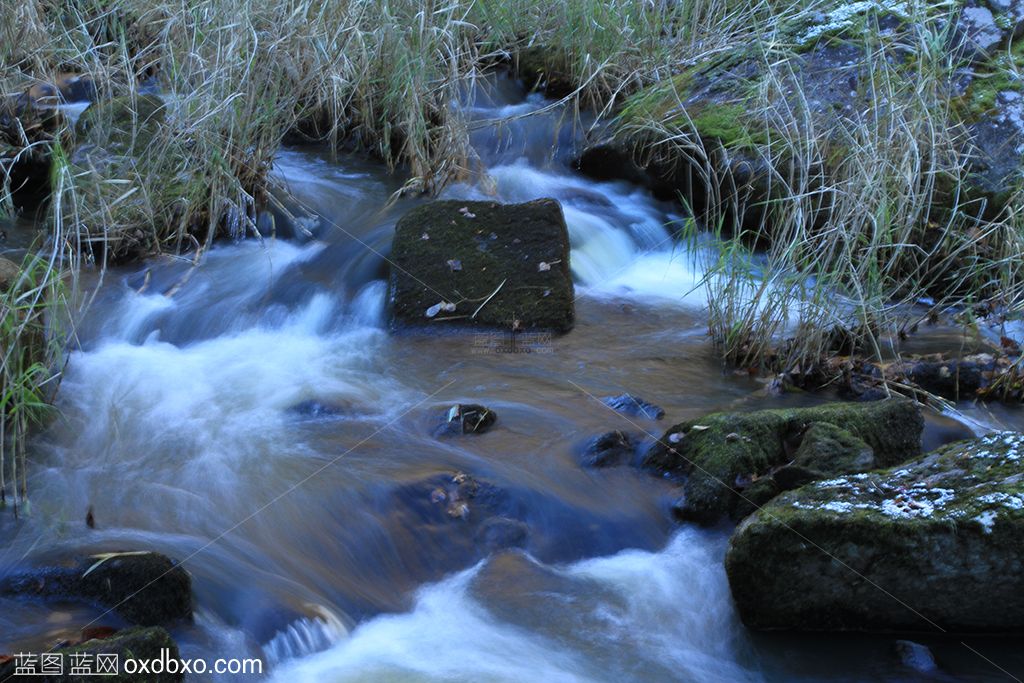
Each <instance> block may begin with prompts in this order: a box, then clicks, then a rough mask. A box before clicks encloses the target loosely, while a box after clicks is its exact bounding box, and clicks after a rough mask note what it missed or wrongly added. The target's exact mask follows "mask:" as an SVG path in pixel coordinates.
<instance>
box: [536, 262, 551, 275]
mask: <svg viewBox="0 0 1024 683" xmlns="http://www.w3.org/2000/svg"><path fill="white" fill-rule="evenodd" d="M537 270H538V271H540V272H542V273H543V272H545V271H548V270H551V264H550V263H548V262H547V261H541V262H540V263H538V264H537Z"/></svg>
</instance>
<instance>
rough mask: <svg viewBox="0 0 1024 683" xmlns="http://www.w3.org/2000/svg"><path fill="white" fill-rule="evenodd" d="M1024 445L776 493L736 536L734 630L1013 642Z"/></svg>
mask: <svg viewBox="0 0 1024 683" xmlns="http://www.w3.org/2000/svg"><path fill="white" fill-rule="evenodd" d="M1022 543H1024V435H1022V434H1019V433H1014V432H1004V433H998V434H993V435H990V436H987V437H984V438H979V439H973V440H969V441H962V442H958V443H954V444H949V445H947V446H943V447H942V448H939V449H937V450H935V451H933V452H931V453H929V454H928V455H926V456H923V457H921V458H919V459H918V460H916V461H914V462H913V463H911V464H907V465H904V466H902V467H898V468H891V469H888V470H884V471H880V472H870V473H861V474H855V475H850V476H845V477H837V478H834V479H829V480H827V481H819V482H817V483H815V484H811V485H808V486H805V487H803V488H801V489H798V490H796V491H792V492H789V493H784V494H782V495H780V496H779V497H777V498H775V499H774V500H773V501H771V502H770V503H768V504H767V505H766V506H765V507H764V508H762V509H761V510H760V511H758V512H757V513H755V514H753V515H751V516H750V517H749V518H748V519H747V520H746V521H744V522H743V523H742V524H741V525H740V526H739V527H738V528H737V530H736V532H735V534H734V535H733V537H732V540H731V542H730V545H729V551H728V553H727V556H726V561H725V567H726V572H727V573H728V577H729V585H730V586H731V588H732V594H733V598H734V600H735V602H736V606H737V609H738V610H739V613H740V616H741V617H742V619H743V621H744V623H746V624H747V625H748V626H751V627H753V628H759V629H798V630H812V631H845V630H855V631H896V630H913V631H930V630H935V629H937V628H941V629H943V630H946V631H951V632H1015V633H1018V632H1021V631H1024V559H1022V557H1021V555H1020V548H1021V544H1022Z"/></svg>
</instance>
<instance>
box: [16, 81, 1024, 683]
mask: <svg viewBox="0 0 1024 683" xmlns="http://www.w3.org/2000/svg"><path fill="white" fill-rule="evenodd" d="M547 105H548V103H547V102H545V101H543V100H542V99H539V98H537V97H536V96H531V97H528V98H526V99H524V98H523V96H522V94H521V93H520V91H519V90H518V88H517V87H516V85H515V84H514V83H512V82H505V81H498V82H496V83H494V84H492V85H491V87H490V89H489V90H487V91H485V92H481V93H480V94H479V97H478V99H477V101H476V103H475V105H474V107H473V108H472V110H471V112H472V114H473V116H474V117H475V118H476V120H477V121H478V125H477V127H476V129H475V132H474V134H473V140H474V144H475V146H476V149H477V151H478V153H479V154H480V157H481V160H482V162H483V163H484V164H485V165H486V169H487V174H486V177H482V178H480V179H478V180H477V181H475V182H472V183H466V184H463V185H459V186H455V187H452V188H450V189H449V190H448V192H447V194H448V195H449V196H452V197H459V198H478V197H496V198H498V199H500V200H502V201H524V200H529V199H533V198H537V197H548V196H551V197H556V198H557V199H559V200H560V201H561V203H562V206H563V209H564V212H565V216H566V220H567V223H568V225H569V229H570V235H571V240H572V270H573V274H574V276H575V278H576V281H577V293H578V295H579V298H578V301H577V302H576V305H577V324H576V328H575V329H574V330H573V331H572V332H571V333H570V334H568V335H566V336H563V337H558V338H554V339H550V340H549V339H544V338H540V339H537V340H535V343H534V344H533V345H532V346H531V347H530V350H531V351H533V352H532V353H511V352H506V351H510V350H511V349H510V348H506V347H505V346H503V344H501V343H499V344H498V345H497V346H496V347H495V346H494V345H488V344H484V343H481V342H482V341H488V342H489V338H488V337H487V336H486V335H484V336H481V335H480V334H476V333H472V332H468V333H466V332H464V333H452V334H420V333H417V334H390V333H388V331H387V330H386V326H385V321H384V297H385V289H386V287H385V283H384V279H383V278H384V277H385V274H386V272H387V269H386V261H385V256H386V253H387V250H388V248H389V244H390V239H391V231H392V229H393V226H394V223H395V221H396V219H397V218H398V217H399V216H400V215H401V214H402V213H403V212H404V211H406V210H407V209H408V208H409V207H410V206H412V205H413V203H414V202H415V201H419V200H415V199H402V200H399V201H398V202H397V203H395V204H394V205H391V206H389V204H388V199H389V197H390V195H391V194H392V193H393V192H394V191H395V190H397V189H398V187H399V185H400V183H399V180H398V179H396V178H394V177H391V176H388V175H387V174H386V173H385V171H384V169H383V168H382V167H381V166H380V165H378V164H376V163H372V162H368V161H365V160H361V159H359V158H355V157H341V158H332V157H331V156H329V155H328V154H326V153H324V152H323V151H322V150H320V149H318V148H290V149H287V150H285V151H283V152H282V153H281V154H280V156H279V158H278V160H277V164H276V167H275V173H276V174H277V176H278V177H279V178H280V179H281V180H283V181H285V182H286V183H287V184H288V186H289V187H290V189H291V192H292V193H293V194H294V196H295V198H296V199H297V201H298V202H300V203H301V205H302V206H303V207H304V208H305V209H306V210H308V211H309V212H310V213H311V214H315V216H316V217H317V218H316V219H313V220H307V221H305V222H304V224H303V225H304V229H303V230H300V231H298V232H300V233H302V234H301V235H293V236H290V237H289V236H287V235H285V234H279V235H277V236H276V237H273V238H270V237H267V239H265V240H264V241H263V242H262V243H258V242H256V241H254V240H251V241H247V242H243V243H239V244H233V245H223V246H218V247H216V248H215V249H213V250H212V251H211V252H210V253H209V254H208V255H207V256H206V257H205V259H204V261H203V263H202V265H201V266H200V267H198V268H191V266H190V263H189V262H188V261H185V260H182V259H175V258H165V259H158V260H155V261H152V262H149V263H146V264H144V265H143V266H141V267H135V268H132V269H128V270H117V271H112V272H108V273H107V274H106V276H105V279H104V282H103V283H102V286H101V287H100V288H99V291H98V294H97V299H96V302H95V303H94V305H93V306H92V308H91V310H90V313H89V316H88V318H87V319H86V320H85V321H84V322H83V324H82V325H81V327H80V329H79V330H78V333H79V340H80V344H79V347H78V348H77V350H75V351H74V352H73V353H72V354H71V357H70V360H69V363H68V367H67V372H66V377H65V379H64V383H63V386H62V388H61V392H60V408H61V410H62V412H63V416H64V417H63V419H62V420H61V421H59V422H58V423H57V424H56V425H54V427H53V428H52V429H51V430H49V431H48V432H47V433H46V434H45V435H43V436H42V437H40V439H39V441H38V443H36V444H35V448H34V461H33V463H32V477H31V481H30V491H31V494H32V511H31V515H30V516H29V518H28V519H27V520H25V521H22V522H15V521H14V520H13V519H12V516H11V515H9V514H6V515H2V516H0V520H2V521H0V532H2V533H3V534H4V538H5V539H7V540H6V543H5V546H4V548H3V550H2V551H0V572H6V571H14V570H15V569H17V568H19V567H23V566H28V565H32V564H37V563H40V562H44V561H46V560H47V559H50V558H56V557H63V556H66V555H68V554H69V553H73V552H100V551H109V550H111V549H135V548H145V549H155V550H159V551H161V552H164V553H166V554H168V555H170V556H171V557H175V558H178V559H182V560H184V563H185V566H186V567H187V568H188V570H189V571H190V572H191V573H192V576H193V579H194V587H195V604H196V619H195V621H194V623H193V624H189V625H184V626H179V627H177V628H176V629H174V636H175V638H176V640H177V641H178V642H179V644H180V645H181V647H182V651H183V655H184V656H187V657H206V658H208V659H210V660H211V661H212V660H213V659H214V658H217V657H249V656H258V657H260V658H262V659H263V660H264V661H265V662H266V666H267V674H268V676H270V677H272V678H273V679H274V680H278V681H527V680H545V681H661V680H665V681H669V680H682V681H789V680H835V681H839V680H844V681H845V680H884V681H910V680H923V679H922V678H921V677H920V676H921V675H920V674H916V673H914V672H913V671H911V670H909V669H907V668H905V667H904V666H902V665H901V664H900V661H899V660H898V658H897V657H896V656H895V654H894V653H893V643H894V639H892V638H884V637H879V638H868V637H855V636H845V637H842V638H839V637H825V636H820V637H812V636H764V635H755V634H751V633H749V632H747V631H746V630H745V629H744V628H743V627H742V625H741V624H740V623H739V622H738V619H737V617H736V615H735V613H734V610H733V607H732V604H731V601H730V597H729V590H728V585H727V583H726V580H725V574H724V570H723V568H722V558H723V555H724V552H725V546H726V543H727V539H728V533H729V530H728V529H727V528H721V529H711V530H699V529H696V528H693V527H688V526H684V527H680V526H678V525H676V524H674V523H673V522H672V521H671V517H670V514H669V511H668V510H669V506H670V504H671V502H672V500H673V490H672V487H671V485H670V484H669V483H668V482H665V481H662V480H660V479H658V478H656V477H653V476H650V475H649V474H645V473H642V472H638V471H636V470H633V469H631V468H614V469H605V470H587V469H584V468H582V467H581V466H580V464H579V457H580V451H581V448H582V445H583V444H584V443H585V442H586V441H587V440H588V439H589V438H591V437H593V436H595V435H597V434H600V433H602V432H605V431H608V430H611V429H626V430H629V431H635V432H639V431H642V432H646V433H648V434H649V435H651V436H652V437H654V436H656V435H658V434H660V433H661V431H662V430H663V429H664V425H665V424H666V423H668V421H669V420H671V421H677V420H682V419H686V418H692V417H696V416H699V415H701V414H703V413H705V412H708V411H711V410H717V409H741V410H754V409H758V408H763V407H772V406H778V405H779V404H780V403H782V404H785V405H800V404H803V403H807V402H814V401H820V400H823V399H822V397H803V398H801V397H786V398H784V399H779V398H769V397H768V396H766V394H765V392H764V391H763V386H762V385H761V384H760V383H758V382H757V381H756V380H753V379H751V378H749V377H747V376H745V375H734V374H730V373H728V372H724V371H723V369H722V367H721V366H720V364H719V363H718V362H717V361H716V358H715V355H714V352H713V350H712V348H711V347H710V344H709V343H708V340H707V338H706V336H705V322H704V313H703V304H704V292H703V290H702V289H701V288H700V286H699V275H698V269H697V268H696V267H695V265H694V258H699V257H700V256H699V254H693V253H683V252H682V251H681V250H680V249H679V248H678V247H677V246H676V244H675V243H674V241H673V240H672V232H673V230H674V226H676V225H677V221H679V220H680V219H681V218H682V217H681V216H679V215H677V214H675V213H674V211H676V209H675V208H674V207H673V206H671V205H667V204H662V203H659V202H658V201H656V200H654V199H653V198H652V197H651V196H650V195H649V194H648V193H647V192H646V191H644V190H643V189H642V188H639V187H635V186H631V185H628V184H625V183H597V182H593V181H591V180H588V179H586V178H583V177H581V176H579V175H578V174H575V173H574V172H573V171H572V170H571V168H570V165H569V164H568V163H567V160H568V159H569V158H571V155H572V151H573V143H574V140H575V139H576V130H577V129H576V127H574V126H573V125H571V122H569V121H565V120H563V118H562V117H563V112H561V111H560V110H558V109H553V110H551V111H544V112H541V113H538V114H536V115H535V116H530V117H522V115H524V114H527V113H530V112H536V111H537V110H540V109H542V108H543V107H546V106H547ZM498 119H504V122H503V123H501V124H495V123H494V121H495V120H498ZM577 123H579V122H577ZM281 232H282V233H285V232H287V231H285V230H284V229H282V231H281ZM289 234H290V233H289ZM499 341H501V340H499ZM624 392H630V393H634V394H637V395H640V396H642V397H644V398H646V399H647V400H650V401H653V402H656V403H658V404H659V405H661V406H662V407H663V408H665V410H666V412H667V415H668V417H667V419H666V422H665V423H657V422H653V421H643V420H640V421H635V420H634V421H633V422H630V421H627V420H626V419H625V418H623V417H622V416H619V415H618V414H616V413H613V412H611V411H610V410H609V409H608V408H606V407H605V406H603V405H602V404H601V403H599V402H598V401H597V400H596V398H597V397H603V396H609V395H617V394H621V393H624ZM460 401H461V402H480V403H484V404H486V405H487V406H489V407H491V408H492V409H494V410H495V411H496V412H497V413H498V415H499V420H498V423H497V425H496V426H495V428H494V429H493V430H492V431H490V432H488V433H487V434H484V435H482V436H477V437H465V438H438V437H436V436H435V435H434V429H435V427H436V426H437V424H438V423H439V422H440V421H441V420H442V419H443V415H444V414H445V412H446V410H447V408H448V407H449V406H450V405H452V404H453V403H455V402H460ZM964 408H965V411H967V412H968V413H969V414H970V416H971V418H972V419H973V421H974V422H973V424H974V425H975V428H976V429H984V428H985V426H986V425H990V424H1004V425H1006V426H1010V427H1013V426H1016V427H1018V428H1019V427H1020V426H1021V425H1022V424H1024V420H1022V419H1021V417H1020V416H1019V414H1017V413H1014V412H1011V411H1005V412H1003V413H996V414H990V413H983V411H981V410H980V409H978V408H972V407H968V406H965V407H964ZM965 433H969V431H968V429H967V428H966V427H964V426H962V425H960V424H958V423H956V422H955V421H953V420H951V419H948V418H941V417H940V418H932V419H930V420H929V427H928V432H927V435H926V441H928V445H935V444H937V443H939V442H941V441H943V440H948V439H951V438H953V437H955V436H957V435H960V434H965ZM460 472H461V473H466V474H469V475H470V476H472V477H474V478H476V479H478V480H480V481H484V482H488V483H489V484H492V485H494V486H495V487H497V488H498V489H499V490H500V491H502V492H503V493H502V495H503V496H504V498H503V500H505V501H506V505H507V506H508V508H509V509H513V510H514V511H515V516H516V517H517V518H518V519H521V520H523V521H524V522H525V523H526V525H527V527H528V530H529V531H528V535H527V536H526V540H525V545H524V547H523V549H521V550H511V551H506V552H500V553H495V554H491V555H488V556H482V555H481V554H480V553H479V551H478V548H479V545H478V544H476V543H475V542H474V537H473V535H472V534H471V533H470V529H476V527H474V523H475V522H474V520H473V517H472V516H473V514H474V511H473V510H472V509H471V511H470V519H469V520H443V519H442V520H441V521H438V519H437V518H436V516H431V514H432V513H431V511H430V510H429V508H430V506H431V504H430V502H429V500H427V498H428V497H429V495H430V491H431V488H432V487H433V486H434V485H435V484H436V482H438V481H442V480H443V478H445V477H448V478H450V477H451V476H452V475H453V474H454V473H460ZM424 482H426V483H424ZM90 506H92V508H93V510H94V515H95V520H96V528H95V529H88V528H87V527H86V524H85V513H86V510H87V509H88V508H89V507H90ZM476 530H477V531H479V530H478V529H476ZM100 614H101V610H95V609H90V608H86V607H81V606H73V605H58V606H54V605H52V604H51V605H45V606H44V605H39V604H34V603H26V602H19V601H12V600H9V601H0V652H11V651H30V650H36V651H38V650H39V649H42V648H44V647H48V646H49V645H50V644H52V643H53V642H55V641H57V640H60V639H61V638H65V637H69V636H72V635H74V634H75V633H77V631H78V629H79V628H80V627H81V626H82V625H83V624H84V623H88V622H89V621H91V620H93V619H94V618H96V617H97V616H99V615H100ZM102 623H110V624H112V625H118V621H117V618H116V617H114V616H112V615H105V616H103V617H102ZM925 642H927V643H928V644H930V645H931V646H932V648H933V652H934V654H935V655H936V658H937V659H938V660H939V664H940V666H941V667H942V669H943V671H944V673H942V674H941V675H937V676H938V677H937V678H936V677H935V676H933V677H932V678H930V679H928V680H952V678H954V677H955V678H956V679H958V680H976V681H982V680H999V678H998V676H997V672H996V670H995V669H993V668H992V667H990V666H989V665H988V664H986V663H985V662H984V660H982V659H980V658H979V657H977V656H976V655H974V654H972V653H971V652H970V651H968V650H967V649H966V648H963V647H962V646H961V645H959V644H958V643H956V642H953V641H950V642H944V641H937V640H934V639H931V640H929V639H925ZM975 646H976V647H978V648H979V649H982V650H983V651H985V652H986V653H987V654H989V655H990V656H992V657H993V658H994V659H998V660H999V663H1000V664H1001V665H1002V666H1004V667H1010V668H1012V667H1016V668H1017V669H1020V668H1021V666H1022V664H1024V658H1022V657H1021V656H1020V654H1019V653H1018V651H1017V650H1015V649H1014V648H1013V644H1012V643H1006V642H1001V641H999V642H987V641H979V642H978V643H975Z"/></svg>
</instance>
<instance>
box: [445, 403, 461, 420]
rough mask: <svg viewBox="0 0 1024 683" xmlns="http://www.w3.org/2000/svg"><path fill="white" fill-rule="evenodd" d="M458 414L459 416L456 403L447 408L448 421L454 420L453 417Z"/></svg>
mask: <svg viewBox="0 0 1024 683" xmlns="http://www.w3.org/2000/svg"><path fill="white" fill-rule="evenodd" d="M458 416H459V406H458V405H454V406H452V407H451V408H449V409H448V421H449V422H454V421H455V419H456V418H457V417H458Z"/></svg>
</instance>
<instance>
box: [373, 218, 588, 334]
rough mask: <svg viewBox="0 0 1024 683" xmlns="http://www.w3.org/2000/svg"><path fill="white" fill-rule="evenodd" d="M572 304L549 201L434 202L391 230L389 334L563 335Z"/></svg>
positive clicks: (565, 256) (561, 228) (563, 248)
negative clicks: (412, 329) (409, 330)
mask: <svg viewBox="0 0 1024 683" xmlns="http://www.w3.org/2000/svg"><path fill="white" fill-rule="evenodd" d="M573 299H574V292H573V284H572V274H571V272H570V270H569V233H568V229H567V228H566V225H565V218H564V217H563V216H562V209H561V206H559V204H558V202H556V201H555V200H553V199H540V200H536V201H532V202H527V203H525V204H499V203H497V202H480V201H452V200H446V201H437V202H432V203H430V204H424V205H423V206H419V207H417V208H415V209H413V210H412V211H410V212H409V213H407V214H406V215H405V216H403V217H402V219H401V220H400V221H399V222H398V225H397V226H396V228H395V237H394V241H393V243H392V248H391V277H390V285H389V291H388V306H389V309H390V318H391V323H392V326H393V327H403V326H428V325H429V326H434V325H442V324H454V325H468V326H482V327H490V328H503V329H511V330H528V329H536V330H552V331H555V332H567V331H569V330H570V329H571V328H572V325H573V318H574V315H573V310H574V309H573Z"/></svg>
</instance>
